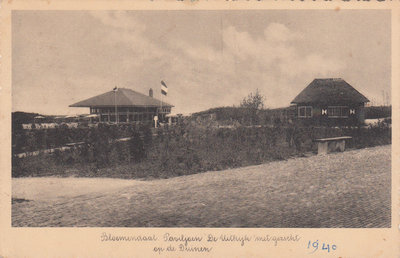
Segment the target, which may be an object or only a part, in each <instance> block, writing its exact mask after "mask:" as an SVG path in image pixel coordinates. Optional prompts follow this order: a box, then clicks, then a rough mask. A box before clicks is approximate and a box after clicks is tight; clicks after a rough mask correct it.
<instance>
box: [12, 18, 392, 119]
mask: <svg viewBox="0 0 400 258" xmlns="http://www.w3.org/2000/svg"><path fill="white" fill-rule="evenodd" d="M12 32H13V37H12V46H13V52H12V73H13V77H12V79H13V81H12V95H13V97H12V101H13V111H26V112H38V113H42V114H73V113H88V109H80V108H70V107H68V105H70V104H73V103H75V102H77V101H80V100H83V99H86V98H89V97H92V96H95V95H98V94H101V93H104V92H106V91H109V90H112V89H113V88H114V87H115V86H118V87H124V88H131V89H133V90H136V91H138V92H142V93H144V94H147V93H148V89H149V88H150V87H151V88H153V90H154V92H155V97H157V98H160V81H161V80H164V81H165V82H166V83H167V85H168V89H169V92H168V96H167V98H164V100H165V101H167V102H169V103H170V104H173V105H174V106H175V108H173V113H191V112H195V111H201V110H205V109H208V108H211V107H218V106H232V105H238V104H239V103H240V101H241V99H243V97H245V96H247V95H248V94H249V93H250V92H252V91H254V90H255V89H256V88H258V89H259V90H260V92H261V93H262V94H263V95H264V96H265V97H266V106H267V107H270V108H274V107H284V106H288V105H289V104H290V101H291V100H292V99H293V98H294V97H295V96H296V95H297V94H298V93H299V92H300V91H301V90H302V89H303V88H304V87H306V86H307V85H308V84H309V83H310V82H311V81H312V80H313V79H314V78H325V77H326V78H328V77H335V78H336V77H340V78H343V79H345V80H346V81H347V82H348V83H350V84H351V85H353V86H354V87H355V88H356V89H357V90H359V91H360V92H361V93H362V94H364V95H365V96H366V97H367V98H369V99H370V100H373V101H374V102H378V103H382V91H385V92H387V93H388V94H390V83H391V80H390V77H391V52H390V48H391V44H390V38H391V27H390V12H389V11H385V10H340V11H334V10H330V11H307V10H292V11H287V10H270V11H268V10H264V11H261V10H260V11H258V10H249V11H111V12H108V11H95V12H88V11H87V12H86V11H14V12H13V16H12Z"/></svg>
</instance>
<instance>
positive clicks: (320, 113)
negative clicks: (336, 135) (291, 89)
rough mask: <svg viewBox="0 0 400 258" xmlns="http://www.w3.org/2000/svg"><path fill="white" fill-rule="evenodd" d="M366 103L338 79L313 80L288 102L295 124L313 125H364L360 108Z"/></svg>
mask: <svg viewBox="0 0 400 258" xmlns="http://www.w3.org/2000/svg"><path fill="white" fill-rule="evenodd" d="M367 102H369V100H368V99H367V98H366V97H365V96H364V95H362V94H361V93H360V92H358V91H357V90H356V89H355V88H353V87H352V86H351V85H350V84H348V83H347V82H346V81H345V80H343V79H340V78H329V79H314V80H313V81H312V82H311V83H310V84H309V85H308V86H307V87H306V88H305V89H304V90H303V91H301V92H300V94H299V95H297V96H296V97H295V98H294V99H293V100H292V102H291V104H294V105H295V107H296V118H297V121H299V122H301V123H305V124H316V125H328V126H336V125H356V124H363V123H364V106H365V103H367Z"/></svg>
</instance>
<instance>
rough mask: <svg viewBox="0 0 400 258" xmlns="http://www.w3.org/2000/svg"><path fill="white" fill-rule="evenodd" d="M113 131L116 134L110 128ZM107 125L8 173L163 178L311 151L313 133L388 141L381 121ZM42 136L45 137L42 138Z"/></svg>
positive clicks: (17, 163)
mask: <svg viewBox="0 0 400 258" xmlns="http://www.w3.org/2000/svg"><path fill="white" fill-rule="evenodd" d="M115 131H117V133H116V132H115ZM120 132H121V131H119V130H116V127H111V126H104V125H102V126H99V127H98V128H97V129H90V130H89V131H88V132H87V137H86V138H85V139H84V140H85V144H84V145H81V146H80V147H76V148H72V149H69V150H66V151H55V152H54V153H53V154H51V155H49V154H40V155H38V156H31V157H26V158H20V159H19V158H15V157H14V158H13V176H14V177H18V176H45V175H64V176H69V175H71V174H73V175H76V176H104V177H121V178H140V177H147V178H148V177H154V178H167V177H173V176H180V175H187V174H193V173H199V172H203V171H210V170H222V169H227V168H234V167H240V166H247V165H253V164H260V163H263V162H269V161H273V160H283V159H287V158H290V157H293V156H296V155H304V153H306V152H316V151H317V146H316V143H315V142H314V140H315V139H317V138H324V137H335V136H345V135H346V136H352V137H353V138H352V140H351V141H349V143H348V145H347V146H348V147H349V148H364V147H371V146H376V145H382V144H390V143H391V128H390V126H389V125H388V124H386V123H380V124H378V125H376V126H370V127H344V128H333V127H295V126H285V127H283V126H274V127H267V126H264V127H234V128H217V127H215V126H211V125H204V126H202V125H194V124H193V123H190V122H188V121H186V122H182V123H180V124H178V125H177V126H173V127H165V128H160V129H159V130H158V131H157V136H156V137H152V131H151V128H150V127H147V126H142V127H127V128H125V130H124V136H127V137H130V139H129V140H127V141H116V138H117V137H119V136H120ZM43 141H45V140H43Z"/></svg>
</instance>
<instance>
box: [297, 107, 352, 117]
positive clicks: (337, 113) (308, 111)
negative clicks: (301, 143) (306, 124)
mask: <svg viewBox="0 0 400 258" xmlns="http://www.w3.org/2000/svg"><path fill="white" fill-rule="evenodd" d="M297 110H298V117H302V118H307V117H312V107H311V106H299V107H298V109H297ZM321 113H322V115H328V117H333V118H335V117H341V118H346V117H349V115H352V114H355V109H350V108H349V107H346V106H335V107H328V108H325V109H322V111H321Z"/></svg>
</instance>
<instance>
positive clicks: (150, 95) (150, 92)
mask: <svg viewBox="0 0 400 258" xmlns="http://www.w3.org/2000/svg"><path fill="white" fill-rule="evenodd" d="M149 97H153V89H152V88H150V90H149Z"/></svg>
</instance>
